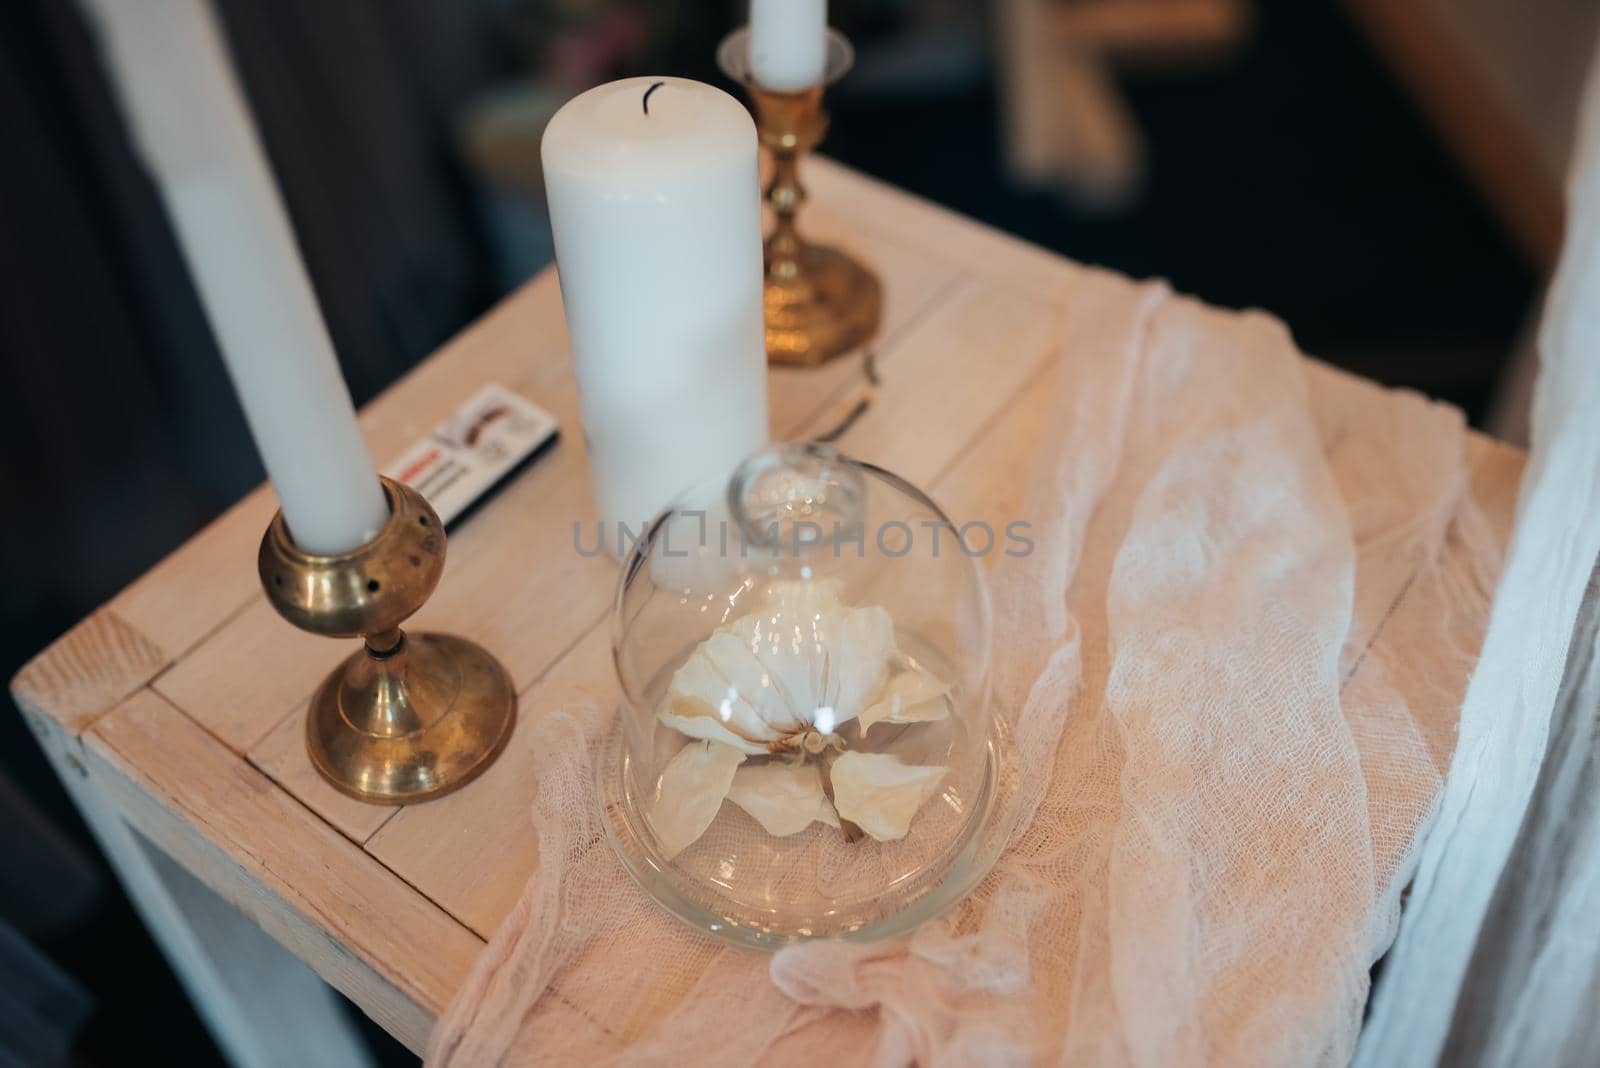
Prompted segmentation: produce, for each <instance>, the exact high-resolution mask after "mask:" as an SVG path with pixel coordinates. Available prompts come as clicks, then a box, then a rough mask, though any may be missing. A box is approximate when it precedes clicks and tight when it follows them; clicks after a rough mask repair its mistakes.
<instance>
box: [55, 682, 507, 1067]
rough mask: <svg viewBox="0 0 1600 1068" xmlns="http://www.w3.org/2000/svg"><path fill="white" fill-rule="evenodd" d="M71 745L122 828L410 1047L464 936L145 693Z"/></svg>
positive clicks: (460, 963) (462, 954)
mask: <svg viewBox="0 0 1600 1068" xmlns="http://www.w3.org/2000/svg"><path fill="white" fill-rule="evenodd" d="M85 740H86V747H85V749H86V753H85V755H86V762H87V764H88V768H89V771H90V773H91V774H92V775H93V776H94V779H95V781H96V783H97V785H99V787H100V788H101V789H102V790H103V791H104V792H105V794H106V796H107V797H108V798H109V799H110V800H111V801H112V802H113V803H114V804H116V805H117V806H118V808H119V810H120V812H121V815H122V818H123V819H124V820H126V821H127V822H128V823H129V824H131V825H132V826H133V827H134V828H135V829H136V830H138V831H139V832H140V833H141V834H143V835H144V836H145V837H147V838H148V839H150V840H151V841H152V842H154V843H155V844H156V846H158V847H159V848H160V849H161V850H162V851H163V852H165V853H166V854H167V855H169V856H171V857H172V858H174V859H175V860H177V861H178V862H179V863H180V864H182V865H183V866H184V867H185V868H187V869H188V870H189V871H190V872H192V873H194V874H195V875H196V876H197V877H199V878H200V879H201V881H203V882H205V883H206V884H207V885H209V886H210V887H211V888H212V889H213V890H215V891H216V892H217V893H218V894H220V895H221V896H222V897H223V898H224V899H226V900H227V901H229V902H231V903H232V904H233V905H234V906H235V907H236V908H238V909H239V910H240V911H241V912H243V913H244V914H245V915H246V916H248V917H249V918H250V919H252V920H254V921H255V922H256V923H257V924H258V925H259V926H261V927H262V928H263V929H265V930H266V931H267V933H269V934H271V935H272V936H273V937H274V938H276V939H277V940H278V941H279V942H281V943H282V944H283V945H284V946H286V947H288V948H289V949H290V950H291V951H292V952H294V953H295V955H296V956H298V957H300V958H301V959H302V960H304V961H305V962H306V963H308V964H310V965H311V967H312V968H314V969H315V970H316V971H317V973H318V974H319V975H321V976H322V977H323V978H324V979H326V980H327V981H328V982H329V983H331V984H332V985H333V986H334V987H335V988H337V989H338V990H340V991H341V992H343V993H344V994H345V996H347V997H349V998H350V999H351V1000H352V1001H354V1002H355V1003H356V1004H357V1005H359V1006H361V1008H362V1009H363V1010H364V1011H366V1012H367V1013H368V1014H369V1015H370V1016H372V1018H373V1019H375V1020H377V1021H378V1023H380V1024H382V1025H383V1027H384V1028H385V1029H386V1030H387V1031H389V1032H390V1033H391V1034H393V1035H395V1036H396V1037H397V1038H399V1039H400V1041H402V1042H404V1043H405V1044H406V1045H408V1046H409V1047H411V1048H412V1049H413V1050H417V1051H420V1050H421V1049H422V1047H423V1045H424V1043H425V1042H426V1041H427V1035H428V1032H429V1030H430V1028H431V1027H432V1020H433V1018H434V1017H436V1016H437V1014H438V1013H439V1012H440V1010H441V1009H442V1008H443V1007H444V1005H445V1003H446V1002H447V1001H448V1000H449V998H450V996H451V995H452V994H453V993H454V992H455V990H456V988H457V986H459V985H460V983H461V981H462V979H464V978H465V976H466V973H467V969H468V968H469V967H470V966H471V963H472V961H473V959H474V958H475V956H476V955H477V953H478V951H479V950H480V949H481V948H482V942H481V941H480V940H479V939H478V938H477V937H476V936H474V935H473V934H472V932H470V931H468V930H467V929H466V928H464V927H462V926H461V925H460V924H458V923H456V922H455V921H454V920H452V919H450V918H449V917H448V916H446V915H445V914H444V913H443V912H441V911H440V910H439V909H438V908H437V907H436V906H434V905H432V904H431V903H429V902H428V901H427V899H426V898H424V897H422V896H421V895H420V894H418V893H417V892H416V891H415V890H413V889H412V888H411V887H409V886H407V885H406V884H405V883H403V882H402V881H400V880H399V879H398V878H396V877H395V876H394V875H393V874H392V873H391V872H389V871H387V870H385V869H384V868H383V867H382V866H381V865H380V864H378V863H377V862H376V861H375V860H373V859H372V858H371V857H368V856H366V855H365V854H363V853H362V851H361V850H360V849H359V848H357V847H356V846H355V845H353V844H351V843H350V842H349V841H347V840H346V839H345V838H343V837H342V836H341V835H339V834H338V833H337V832H336V831H334V830H333V829H332V828H330V827H328V826H327V825H326V824H325V823H323V822H322V821H321V820H320V819H318V818H317V817H315V816H313V815H312V814H311V813H310V812H307V811H306V810H305V808H304V807H302V806H301V805H300V804H298V803H297V802H296V801H295V800H294V799H293V798H291V797H289V796H288V795H287V794H285V793H284V792H283V791H282V790H280V789H278V788H277V787H276V786H275V785H274V784H273V783H272V782H271V780H269V779H267V778H266V777H265V776H263V775H261V774H260V773H259V772H257V771H255V770H254V769H253V768H251V767H250V766H249V765H248V764H246V763H244V762H243V761H241V760H239V759H238V758H237V757H236V756H235V755H234V754H233V753H231V752H229V751H228V750H227V749H226V748H224V747H223V746H222V745H221V744H220V743H218V742H217V741H216V740H215V739H213V738H212V737H211V736H210V735H208V734H207V733H206V732H205V731H204V730H202V729H201V728H200V727H199V726H198V725H196V724H195V723H193V722H192V721H190V720H189V719H187V718H186V717H185V716H184V715H183V714H182V713H181V712H179V711H178V710H177V709H175V708H173V707H172V706H171V705H168V704H167V703H166V702H164V701H162V700H161V698H159V697H157V696H155V695H154V694H151V693H150V692H148V691H145V692H142V693H140V694H138V695H136V696H134V697H133V698H131V699H130V700H129V701H127V702H126V703H125V704H123V705H121V706H119V707H118V708H117V709H115V710H114V711H113V712H111V713H109V714H108V715H106V716H105V717H103V718H102V719H101V720H100V721H99V722H97V723H96V724H95V726H94V728H93V729H92V730H91V731H90V733H89V734H88V735H87V736H86V739H85ZM285 1026H293V1021H285Z"/></svg>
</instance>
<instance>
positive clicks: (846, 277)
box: [717, 29, 883, 364]
mask: <svg viewBox="0 0 1600 1068" xmlns="http://www.w3.org/2000/svg"><path fill="white" fill-rule="evenodd" d="M749 55H750V32H749V30H748V29H738V30H735V31H734V32H733V33H731V34H729V35H728V36H727V37H726V38H725V39H724V40H723V42H722V45H721V46H720V47H719V48H718V49H717V60H718V62H719V64H720V65H721V67H722V71H723V73H724V74H726V75H727V76H728V77H730V78H732V79H733V80H734V81H737V82H738V83H739V84H740V85H742V86H744V88H745V90H746V91H747V92H748V93H749V94H750V99H751V101H752V102H753V103H754V105H755V111H756V130H757V132H758V134H759V136H760V139H761V144H762V145H763V146H764V147H765V148H766V149H767V150H768V151H769V152H770V153H771V155H772V178H771V180H770V181H769V182H768V183H767V187H766V190H765V195H766V200H767V206H768V207H769V208H771V209H772V215H773V220H774V224H773V228H772V233H771V234H770V235H768V237H767V239H766V243H765V245H764V246H763V260H764V263H765V267H766V286H765V292H764V296H765V303H766V325H767V359H768V361H769V362H771V363H780V364H820V363H823V362H824V361H826V360H829V359H831V358H833V357H834V356H838V355H841V354H842V353H845V352H848V351H849V350H851V349H853V348H855V347H857V346H858V345H861V344H862V343H864V342H865V341H867V339H869V338H870V337H872V335H873V334H875V333H877V330H878V321H879V319H880V317H881V316H882V313H883V286H882V284H881V283H880V282H879V281H878V277H877V275H875V274H873V273H872V271H871V270H869V269H868V268H867V267H865V266H863V265H862V264H861V263H860V262H858V261H857V260H855V259H853V258H852V257H851V256H849V255H847V254H846V253H844V252H841V251H840V250H839V249H836V248H830V247H828V246H825V245H815V244H812V243H811V242H809V241H807V240H806V239H805V238H803V237H801V236H800V232H799V228H798V224H797V216H798V215H799V213H800V207H801V205H802V204H803V203H804V202H805V198H806V193H805V187H804V186H802V185H801V184H800V160H801V159H802V158H803V157H804V156H805V154H806V153H807V152H809V151H811V149H812V148H814V147H816V145H817V144H818V143H819V142H820V141H821V140H822V137H823V134H825V133H826V132H827V129H828V114H827V112H826V111H824V110H823V108H822V93H823V89H824V88H825V87H826V86H828V85H830V84H832V83H833V82H835V81H837V80H839V79H840V78H842V77H843V76H844V75H845V73H846V72H847V71H848V70H849V69H850V66H851V63H852V62H853V60H854V54H853V52H852V50H851V48H850V42H849V41H847V40H845V38H844V36H843V35H842V34H840V33H838V32H837V31H834V30H829V31H828V62H827V71H826V73H825V75H824V77H823V80H822V81H821V82H819V83H818V84H816V85H813V86H811V87H809V88H806V89H800V90H796V91H792V92H780V91H778V90H774V89H765V88H763V87H762V86H760V85H758V84H757V83H756V82H755V80H754V78H753V77H752V76H751V74H750V62H749Z"/></svg>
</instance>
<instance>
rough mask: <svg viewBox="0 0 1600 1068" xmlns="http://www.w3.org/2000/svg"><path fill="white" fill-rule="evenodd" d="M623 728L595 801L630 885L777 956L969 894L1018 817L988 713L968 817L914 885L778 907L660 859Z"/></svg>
mask: <svg viewBox="0 0 1600 1068" xmlns="http://www.w3.org/2000/svg"><path fill="white" fill-rule="evenodd" d="M623 736H624V731H623V729H622V725H621V723H620V721H619V722H618V724H617V725H616V726H615V727H614V728H613V730H612V732H611V737H610V739H609V741H608V742H607V745H606V747H605V749H604V752H603V756H602V761H601V766H600V769H599V775H598V782H597V791H596V792H597V795H598V796H597V799H596V800H597V802H598V803H599V805H600V811H601V817H602V824H603V825H604V827H605V828H606V837H607V838H608V839H609V841H610V843H611V847H612V849H613V850H614V851H615V852H616V854H617V857H618V858H619V859H620V860H621V861H622V865H623V867H624V868H626V869H627V871H628V874H629V875H631V876H632V877H633V879H634V881H635V882H637V883H638V884H639V885H640V887H642V888H643V889H644V891H645V892H646V893H648V894H649V895H650V896H651V897H653V898H655V899H656V901H658V902H659V903H660V904H661V905H662V906H664V907H665V908H666V909H667V910H668V911H669V912H671V913H672V914H673V915H675V916H677V917H678V918H679V919H680V920H683V921H684V922H685V923H687V924H689V925H690V926H691V927H695V928H697V929H699V930H702V931H705V932H706V933H708V934H711V935H715V936H716V937H718V938H720V939H723V940H724V941H727V942H731V943H733V944H735V945H740V946H745V947H747V948H752V949H763V950H769V951H771V950H777V949H781V948H782V947H783V946H786V945H789V944H791V943H794V942H799V941H805V940H808V939H813V938H841V939H848V940H850V941H860V942H870V941H875V940H878V939H883V938H893V937H896V936H898V935H902V934H905V933H907V932H909V931H910V930H912V929H913V928H915V927H917V926H918V925H919V924H922V923H924V922H926V921H928V920H930V919H933V918H935V917H937V916H939V915H941V914H942V913H944V912H945V911H946V910H948V909H949V908H951V907H952V906H953V905H955V904H956V903H957V902H958V901H960V900H961V899H962V898H964V897H965V896H966V895H967V894H969V893H971V892H972V890H973V889H974V888H976V887H977V885H978V883H979V882H980V881H981V880H982V879H983V877H984V876H985V875H987V874H988V873H989V869H990V868H992V867H993V866H994V863H995V861H996V860H998V859H999V856H1000V851H1001V850H1002V849H1003V848H1004V846H1005V841H1006V838H1007V836H1008V835H1009V833H1010V831H1011V825H1012V822H1013V819H1014V816H1015V810H1016V795H1017V766H1016V759H1015V754H1014V750H1013V748H1012V743H1011V736H1010V732H1009V730H1008V729H1007V727H1006V725H1005V723H1004V721H1003V720H1002V719H1001V718H1000V717H999V716H991V717H990V724H989V730H988V734H987V737H986V738H985V739H984V740H983V745H982V747H981V749H982V753H983V759H984V767H983V770H982V773H981V778H980V785H979V788H978V790H977V791H976V792H975V793H974V794H973V795H972V798H971V800H972V805H971V813H970V818H969V819H968V821H967V822H966V826H965V827H964V829H963V831H962V833H961V835H960V836H959V837H958V838H957V839H956V840H955V841H954V842H952V843H951V846H950V848H949V849H948V850H946V851H945V853H944V854H943V855H942V856H941V857H939V858H937V859H936V860H935V861H934V862H932V863H930V864H928V865H927V866H926V867H925V868H923V869H922V870H921V871H919V872H917V873H916V875H915V876H914V877H912V878H901V879H898V880H896V881H895V882H894V883H893V884H892V885H887V886H876V887H871V888H867V889H864V890H863V891H862V892H859V893H856V894H852V895H846V896H843V897H839V898H835V899H832V900H828V901H826V902H825V903H824V902H821V901H818V900H816V899H813V900H811V901H809V902H804V901H800V900H788V901H786V900H782V899H780V898H778V897H777V896H776V895H774V894H773V893H772V890H771V887H770V885H755V886H751V885H740V882H739V879H738V877H737V876H738V872H737V871H735V872H734V873H733V874H732V875H731V876H730V877H728V878H727V879H725V880H714V879H710V878H697V877H694V876H692V875H691V874H690V873H687V872H685V871H684V870H682V868H681V867H680V866H679V865H677V864H674V863H673V862H670V861H668V860H666V859H665V858H664V857H663V856H662V854H661V852H660V850H659V849H658V848H657V846H656V843H655V837H654V835H653V834H652V833H651V831H650V829H649V826H648V825H647V823H646V822H645V818H644V813H645V808H644V805H643V804H642V802H643V801H644V800H645V799H643V798H641V797H639V796H638V795H637V792H636V791H635V790H634V789H633V787H632V783H633V781H634V776H633V775H632V774H630V770H631V769H630V768H629V760H630V757H629V754H628V747H627V745H626V744H625V743H624V737H623Z"/></svg>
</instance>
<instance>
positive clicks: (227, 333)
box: [86, 0, 389, 554]
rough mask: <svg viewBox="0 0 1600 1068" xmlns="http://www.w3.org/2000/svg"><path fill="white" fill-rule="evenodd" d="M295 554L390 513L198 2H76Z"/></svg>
mask: <svg viewBox="0 0 1600 1068" xmlns="http://www.w3.org/2000/svg"><path fill="white" fill-rule="evenodd" d="M86 6H87V8H88V10H89V11H90V13H91V14H92V15H94V16H95V17H96V21H97V22H98V25H99V28H100V30H101V37H102V40H103V42H104V45H105V55H106V59H107V62H108V65H109V67H110V70H111V73H112V74H113V76H114V79H115V81H116V84H117V86H118V88H119V90H120V95H121V98H122V108H123V112H124V114H125V115H126V117H127V120H128V123H129V125H130V127H131V129H132V132H133V135H134V141H135V145H136V147H137V149H138V151H139V154H140V155H141V157H142V158H143V160H144V163H145V166H146V167H148V168H149V170H150V171H151V173H152V174H153V175H154V177H155V179H156V185H157V187H158V188H159V190H160V193H161V198H162V201H163V203H164V204H165V205H166V208H167V213H168V214H169V215H170V216H171V219H172V224H173V228H174V229H175V230H176V231H177V235H178V241H179V243H180V244H181V245H182V247H183V252H184V257H185V259H187V261H188V263H189V271H190V274H191V275H192V276H193V278H194V283H195V286H196V288H198V290H199V292H200V300H201V303H202V304H203V305H204V307H205V310H206V317H207V319H208V320H209V321H210V323H211V329H212V330H213V332H215V334H216V336H217V342H218V344H219V346H220V347H221V349H222V357H223V360H224V361H225V362H226V364H227V367H228V374H229V376H230V377H231V378H232V379H233V384H234V388H235V389H236V390H237V391H238V393H239V400H240V402H241V403H242V404H243V406H244V413H245V419H246V420H247V422H248V423H249V424H250V432H251V434H252V436H253V437H254V438H255V442H256V448H257V449H259V450H260V452H261V460H262V463H263V464H265V466H266V469H267V474H268V476H269V477H270V478H271V479H272V485H273V488H274V489H276V490H277V493H278V502H279V504H280V505H281V506H282V508H283V516H284V520H285V521H286V522H287V523H288V525H289V532H290V533H291V534H292V535H293V536H294V540H295V543H296V544H298V545H299V546H300V547H301V548H302V549H305V550H307V551H308V552H313V553H325V554H327V553H339V552H344V551H345V550H348V549H353V548H355V547H356V546H358V545H361V544H362V543H363V542H366V541H368V540H369V539H371V537H372V536H373V535H374V534H376V533H377V532H378V530H379V529H380V528H381V527H382V526H383V524H384V522H385V520H387V519H388V516H389V506H388V503H387V502H386V501H385V500H384V496H383V489H382V487H381V486H380V485H379V483H378V476H377V473H376V472H375V470H374V469H373V466H372V457H371V454H370V453H368V451H367V446H366V443H365V442H363V441H362V440H361V431H360V429H359V428H358V427H357V426H356V421H355V410H354V408H353V406H352V405H351V403H350V391H349V389H348V388H347V387H346V386H345V383H344V379H343V378H342V377H341V376H340V374H339V365H338V362H337V361H336V360H335V359H334V354H333V344H332V342H331V341H330V340H329V338H328V331H327V328H326V326H325V325H324V324H323V321H322V316H321V313H320V312H319V310H318V308H317V301H316V296H315V294H314V293H313V292H312V289H311V283H310V281H309V280H308V279H307V278H306V273H305V267H304V265H303V264H302V263H301V261H300V256H299V251H298V248H297V247H296V245H295V239H294V232H293V231H292V230H291V229H290V226H289V220H288V217H287V216H286V215H285V213H284V209H283V203H282V201H281V200H280V199H279V196H278V189H277V186H276V184H275V183H274V182H273V178H272V173H271V171H270V170H269V169H268V166H267V161H266V157H265V156H264V155H263V153H262V151H261V146H260V143H259V141H258V140H257V137H256V131H255V126H254V124H253V123H252V122H251V121H250V115H249V113H248V111H247V110H246V109H245V105H244V100H243V97H242V95H241V94H240V91H239V86H238V84H237V82H236V81H235V79H234V76H233V70H232V67H231V65H230V63H229V61H228V57H227V53H226V52H225V51H224V49H223V42H222V38H221V34H220V32H219V30H218V27H217V24H216V21H215V18H214V16H213V13H212V11H211V8H210V6H209V4H208V3H207V2H206V0H86Z"/></svg>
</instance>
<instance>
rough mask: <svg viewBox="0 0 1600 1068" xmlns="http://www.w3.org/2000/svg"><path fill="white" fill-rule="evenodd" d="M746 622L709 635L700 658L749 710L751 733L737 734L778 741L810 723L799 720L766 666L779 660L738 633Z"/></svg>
mask: <svg viewBox="0 0 1600 1068" xmlns="http://www.w3.org/2000/svg"><path fill="white" fill-rule="evenodd" d="M749 618H751V617H749V616H745V617H742V618H741V619H740V620H739V621H738V622H736V623H735V624H734V629H733V630H731V631H727V630H719V631H717V632H716V633H715V634H713V635H711V637H709V638H707V639H706V640H705V643H704V644H703V645H701V647H700V654H699V655H703V656H704V657H705V658H706V659H707V660H708V661H710V663H711V664H712V665H713V666H714V667H715V668H716V670H717V671H718V672H719V673H720V674H721V675H722V677H724V678H726V679H727V680H728V681H727V683H726V685H727V686H728V687H729V688H730V689H731V690H735V691H737V692H738V694H739V696H740V697H741V698H743V699H744V702H745V704H746V706H747V707H748V708H749V709H750V714H751V716H752V717H753V718H754V720H755V724H756V725H755V727H754V728H753V729H751V730H745V728H744V727H740V728H739V729H740V730H745V733H748V734H750V736H751V737H760V735H759V734H758V733H757V732H759V731H767V732H770V733H771V734H772V735H773V737H778V736H780V735H784V734H793V733H794V732H796V731H798V730H803V729H805V726H806V724H807V723H809V722H810V720H809V719H805V720H802V719H801V718H800V717H799V715H798V714H797V709H796V706H795V703H794V701H793V700H792V699H791V691H790V689H789V687H788V686H786V685H784V680H783V679H782V678H780V677H778V673H777V672H774V671H772V670H769V668H768V666H767V665H768V664H769V663H772V662H778V663H782V662H783V660H782V658H781V657H777V656H764V655H762V653H763V652H764V650H761V651H758V650H757V648H756V645H757V642H756V640H755V639H752V638H751V637H750V636H749V635H747V634H743V633H740V628H739V624H740V623H743V622H744V620H745V619H749ZM807 711H809V710H807Z"/></svg>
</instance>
